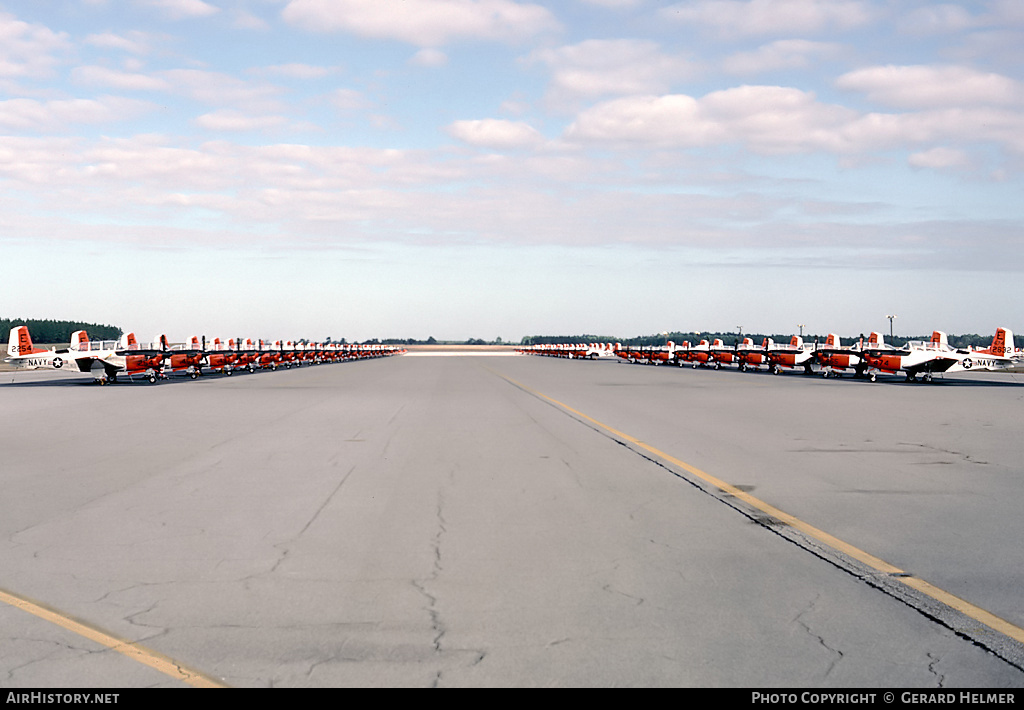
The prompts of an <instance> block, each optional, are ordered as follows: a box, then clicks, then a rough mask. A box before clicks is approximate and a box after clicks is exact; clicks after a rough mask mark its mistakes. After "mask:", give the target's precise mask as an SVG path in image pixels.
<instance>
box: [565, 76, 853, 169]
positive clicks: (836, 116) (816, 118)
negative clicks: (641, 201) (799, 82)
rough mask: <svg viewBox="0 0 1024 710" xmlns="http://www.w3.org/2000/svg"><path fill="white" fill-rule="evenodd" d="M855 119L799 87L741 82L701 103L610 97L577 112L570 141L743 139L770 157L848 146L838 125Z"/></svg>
mask: <svg viewBox="0 0 1024 710" xmlns="http://www.w3.org/2000/svg"><path fill="white" fill-rule="evenodd" d="M855 118H856V114H855V113H854V112H852V111H849V110H847V109H844V108H842V107H838V106H831V105H827V104H822V103H820V102H818V101H816V100H815V98H814V95H813V94H811V93H807V92H803V91H800V90H798V89H791V88H785V87H775V86H741V87H736V88H733V89H726V90H724V91H716V92H713V93H711V94H708V95H707V96H705V97H703V98H702V99H699V100H698V99H694V98H692V97H690V96H684V95H669V96H639V97H629V98H624V99H617V100H615V101H609V102H606V103H603V104H599V105H597V106H594V107H592V108H590V109H588V110H586V111H583V112H582V113H580V114H579V116H578V117H577V119H576V121H575V122H573V124H572V125H571V126H570V127H569V128H568V129H567V131H566V138H567V139H568V140H570V141H583V142H586V143H593V142H601V143H608V144H619V145H622V144H647V145H650V146H673V147H683V148H696V147H709V146H717V145H726V144H731V143H739V144H744V145H746V146H747V147H748V148H749V149H751V150H753V151H755V152H759V153H765V154H774V153H796V152H813V151H818V150H826V151H843V150H844V149H845V148H844V144H845V139H844V138H843V136H842V134H841V129H842V128H843V127H844V126H845V125H847V124H848V123H849V122H850V121H852V120H854V119H855Z"/></svg>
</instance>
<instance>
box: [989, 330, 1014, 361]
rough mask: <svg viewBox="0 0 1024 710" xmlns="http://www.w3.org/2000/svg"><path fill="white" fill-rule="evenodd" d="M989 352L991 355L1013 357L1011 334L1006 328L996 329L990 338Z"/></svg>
mask: <svg viewBox="0 0 1024 710" xmlns="http://www.w3.org/2000/svg"><path fill="white" fill-rule="evenodd" d="M989 352H990V353H991V354H992V355H1002V356H1005V357H1011V356H1012V355H1013V333H1012V332H1010V331H1009V330H1007V329H1006V328H996V335H995V337H994V338H992V346H991V347H990V348H989Z"/></svg>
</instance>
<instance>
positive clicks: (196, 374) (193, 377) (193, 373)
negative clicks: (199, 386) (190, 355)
mask: <svg viewBox="0 0 1024 710" xmlns="http://www.w3.org/2000/svg"><path fill="white" fill-rule="evenodd" d="M188 376H189V377H191V378H192V379H193V380H194V379H195V378H197V377H199V374H198V373H197V372H196V371H195V370H192V372H190V373H188Z"/></svg>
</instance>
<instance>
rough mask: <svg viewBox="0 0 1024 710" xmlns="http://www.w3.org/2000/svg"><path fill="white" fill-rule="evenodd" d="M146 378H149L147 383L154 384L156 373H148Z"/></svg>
mask: <svg viewBox="0 0 1024 710" xmlns="http://www.w3.org/2000/svg"><path fill="white" fill-rule="evenodd" d="M146 379H147V380H149V384H151V385H152V384H156V375H150V376H149V377H147V378H146Z"/></svg>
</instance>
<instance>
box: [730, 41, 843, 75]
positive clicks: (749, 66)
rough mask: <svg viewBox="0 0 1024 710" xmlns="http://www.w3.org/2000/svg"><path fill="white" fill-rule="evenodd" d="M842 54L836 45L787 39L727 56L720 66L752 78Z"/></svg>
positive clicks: (801, 67) (803, 66) (802, 66)
mask: <svg viewBox="0 0 1024 710" xmlns="http://www.w3.org/2000/svg"><path fill="white" fill-rule="evenodd" d="M842 53H843V47H842V45H840V44H837V43H835V42H813V41H811V40H805V39H786V40H779V41H777V42H771V43H769V44H765V45H762V46H760V47H758V48H757V49H756V50H754V51H752V52H738V53H736V54H734V55H732V56H730V57H727V58H726V59H725V61H724V62H723V67H724V69H725V71H726V72H728V73H730V74H741V75H753V74H761V73H764V72H771V71H777V70H779V69H803V68H805V67H808V66H812V65H813V63H814V62H817V61H820V60H822V59H834V58H836V57H839V56H840V55H841V54H842Z"/></svg>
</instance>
